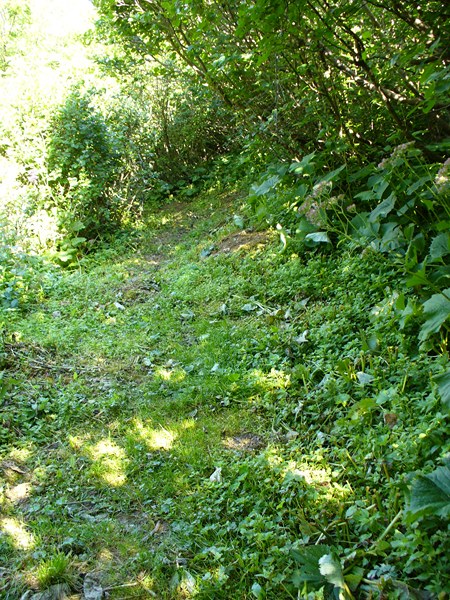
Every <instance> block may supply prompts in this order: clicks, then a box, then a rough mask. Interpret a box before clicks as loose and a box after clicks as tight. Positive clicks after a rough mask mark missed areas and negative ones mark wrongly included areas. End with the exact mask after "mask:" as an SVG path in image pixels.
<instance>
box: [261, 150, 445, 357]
mask: <svg viewBox="0 0 450 600" xmlns="http://www.w3.org/2000/svg"><path fill="white" fill-rule="evenodd" d="M361 188H362V189H361ZM249 205H250V207H251V210H252V212H253V215H254V219H255V220H256V221H257V222H258V223H260V224H261V223H264V224H266V225H267V224H268V225H271V226H276V228H277V229H278V231H279V233H280V238H281V241H282V243H283V245H284V246H286V245H287V244H288V243H291V244H292V243H293V244H294V245H295V244H299V243H300V244H301V245H302V246H303V247H306V248H326V247H327V246H330V245H331V244H332V243H340V242H342V241H345V240H347V241H348V242H349V243H350V244H351V245H353V246H354V247H363V248H368V247H369V248H371V249H372V250H373V251H375V252H380V253H383V254H386V255H387V256H388V257H389V259H390V260H392V261H393V262H394V264H395V265H396V266H397V267H398V268H399V269H400V270H401V271H403V272H404V273H405V276H406V281H407V286H408V287H410V288H413V289H414V290H415V291H416V292H417V293H418V295H419V298H420V302H418V301H417V300H412V299H409V300H408V301H407V300H405V295H401V296H400V297H399V299H398V301H397V305H396V306H397V311H398V315H399V319H400V321H401V322H402V323H403V325H404V324H405V323H406V322H408V321H409V320H410V319H411V318H412V317H415V316H418V315H421V314H422V312H423V314H424V315H425V322H424V324H423V326H422V329H421V332H420V335H419V338H420V340H421V341H422V342H423V343H424V344H425V345H428V346H429V347H430V348H431V347H432V345H433V344H434V339H435V335H434V334H436V333H439V335H440V336H441V338H440V347H441V349H444V348H445V347H446V345H447V339H448V325H447V324H446V322H447V320H448V317H449V316H450V287H449V286H450V265H449V264H448V257H449V256H450V233H449V231H450V159H448V160H446V161H445V162H444V163H443V164H429V163H428V162H427V161H426V160H425V159H424V156H423V154H422V152H421V151H420V150H419V149H418V148H416V147H415V145H414V143H413V142H411V143H405V144H401V145H400V146H397V147H396V148H394V149H393V150H392V152H391V154H390V155H389V156H388V157H387V158H385V159H384V160H382V161H381V162H380V163H379V164H378V166H375V165H367V166H365V167H364V168H362V169H358V170H355V171H354V172H352V171H350V169H348V168H347V166H346V165H342V166H340V167H338V168H337V169H334V170H332V171H328V172H326V169H325V165H324V164H323V161H322V160H321V156H320V154H319V155H317V154H316V153H315V152H313V153H311V154H308V155H306V156H305V157H303V158H302V159H301V160H299V161H295V162H292V163H291V164H283V163H279V164H271V165H270V166H269V167H268V169H267V170H266V172H265V173H264V174H263V176H262V177H261V179H260V180H259V181H258V182H257V183H255V184H254V185H253V186H252V187H251V191H250V194H249ZM403 325H402V326H403ZM430 340H431V341H430Z"/></svg>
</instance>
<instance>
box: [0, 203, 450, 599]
mask: <svg viewBox="0 0 450 600" xmlns="http://www.w3.org/2000/svg"><path fill="white" fill-rule="evenodd" d="M234 210H239V209H238V207H237V206H236V207H234ZM232 214H233V206H230V205H229V203H224V198H220V197H215V196H214V195H209V196H208V195H206V196H204V197H203V198H201V199H199V200H197V203H196V205H195V206H189V205H184V206H183V205H179V204H174V205H172V206H171V207H169V208H168V209H166V210H165V211H161V212H159V213H157V214H154V215H148V217H147V223H148V226H147V228H145V229H143V230H141V231H140V232H138V233H137V234H136V235H135V236H134V237H129V238H128V239H127V240H125V241H124V240H122V242H121V243H117V245H115V246H113V247H111V248H109V249H105V251H104V252H103V253H98V254H96V255H95V256H93V257H91V258H87V259H85V260H84V262H83V264H82V266H81V268H80V269H79V270H77V271H73V272H61V273H60V274H59V275H58V276H56V275H55V276H54V277H53V279H52V281H53V284H52V286H51V288H50V286H48V288H47V290H46V291H45V297H44V298H43V299H42V301H41V302H40V303H39V304H35V305H32V304H29V305H28V308H25V309H24V311H25V312H24V311H22V312H16V311H10V312H9V313H8V318H9V321H8V323H7V325H6V333H5V341H6V345H5V358H4V364H3V369H4V375H3V380H2V381H3V382H4V383H3V388H2V389H3V390H4V396H3V399H2V404H1V409H0V411H1V418H2V422H3V428H2V430H1V433H0V444H1V453H2V461H3V462H2V463H1V465H2V472H3V475H4V483H3V487H2V489H1V496H0V498H1V505H2V517H1V521H0V531H1V536H0V564H1V566H2V567H4V568H6V569H7V571H5V574H4V575H2V577H3V579H1V580H0V586H1V587H2V591H1V592H0V594H3V597H5V598H11V599H14V598H19V597H20V595H21V594H22V593H23V592H24V591H25V590H26V589H27V588H30V587H31V588H42V589H43V588H46V587H49V586H50V585H52V584H55V583H66V584H69V585H70V586H72V590H73V591H74V592H75V593H76V592H78V593H79V592H80V591H81V588H82V581H83V577H84V576H85V574H86V573H91V572H97V573H99V577H100V580H101V585H102V586H103V589H105V590H107V591H108V593H109V595H110V597H111V598H116V599H118V598H126V597H130V598H149V597H157V598H161V599H164V598H166V599H172V598H173V599H176V598H188V597H195V598H211V599H216V598H223V599H230V598H240V599H241V598H242V599H245V598H273V599H275V598H277V599H278V598H297V597H302V598H303V597H304V598H306V597H308V598H321V597H323V594H325V597H326V595H327V594H328V593H329V592H330V590H332V587H333V586H332V585H331V584H330V579H328V580H327V578H325V577H324V576H323V574H322V575H321V574H320V573H319V572H318V571H317V561H316V563H315V565H316V566H315V569H316V571H315V574H314V575H312V576H311V577H312V579H311V578H310V579H309V581H307V579H308V578H307V577H306V579H305V573H309V571H308V567H307V566H305V564H306V563H305V560H306V562H308V557H309V556H310V554H308V553H311V552H315V551H317V548H318V552H319V553H320V552H321V553H322V554H321V556H323V555H328V556H330V557H334V558H333V559H330V560H334V561H335V562H336V561H338V562H339V561H340V563H341V565H342V568H343V573H344V575H343V577H345V588H343V590H344V591H343V592H342V593H343V594H344V595H345V594H346V596H345V597H351V595H353V596H354V597H355V598H362V597H366V596H367V597H370V594H372V596H371V597H379V596H378V595H379V594H382V593H383V594H388V597H393V598H394V597H395V598H396V597H406V596H402V594H406V593H411V594H413V593H415V592H413V591H412V590H414V589H415V590H428V591H429V592H430V593H431V594H439V593H448V592H449V591H450V582H449V579H448V575H447V574H446V573H448V572H449V568H448V567H449V565H448V556H449V547H448V539H446V536H445V535H444V534H445V527H444V526H443V525H442V521H440V520H439V519H437V518H436V519H433V518H431V520H427V519H422V520H419V521H418V522H415V523H413V524H412V525H411V524H408V522H407V519H406V517H405V510H404V509H405V502H406V501H407V497H408V493H409V488H410V484H411V481H412V480H413V479H414V473H415V472H419V471H425V472H430V471H432V470H433V468H434V467H435V466H436V465H438V464H439V463H440V461H441V460H442V457H444V456H445V454H446V453H448V451H449V446H448V417H447V414H446V413H445V411H444V410H443V408H442V407H441V404H440V399H439V396H438V394H437V393H436V389H435V386H434V385H433V384H432V382H431V375H432V374H433V373H437V372H440V371H442V370H443V368H445V367H446V364H447V360H448V357H447V355H445V354H444V355H442V354H441V355H439V354H438V353H432V352H429V353H426V352H425V351H424V350H421V349H420V348H419V347H418V342H417V332H418V329H419V327H420V322H419V317H415V319H412V320H411V321H410V322H409V324H407V325H406V327H405V328H404V329H402V330H401V329H400V328H399V319H400V316H399V314H398V310H397V308H396V302H395V298H396V294H398V293H399V292H401V291H402V290H403V287H402V286H403V282H402V279H401V277H400V276H399V274H398V273H397V272H396V270H395V269H394V268H393V267H392V266H390V264H389V263H387V262H386V260H385V258H384V257H381V256H380V255H378V254H376V253H373V252H360V251H356V250H353V251H350V250H346V249H340V250H339V251H337V250H335V251H331V252H328V253H326V254H321V253H310V252H302V251H299V250H298V249H295V248H292V249H290V248H289V247H288V249H287V250H285V251H284V252H282V251H281V246H279V244H278V241H277V239H276V238H275V237H273V236H272V235H268V237H267V238H266V239H265V241H264V242H262V241H261V240H259V239H258V238H257V234H256V233H253V234H252V233H250V234H249V235H248V236H247V238H246V241H247V242H248V245H247V246H244V247H243V248H242V249H238V245H237V244H236V246H235V248H236V249H235V250H234V251H233V250H232V251H231V252H227V251H226V250H225V248H226V247H228V246H230V243H229V242H230V239H232V240H233V239H237V237H235V238H233V236H238V235H239V231H238V230H237V229H236V227H235V225H234V223H233V219H232ZM197 217H198V218H197ZM252 240H254V243H253V245H252ZM225 241H226V242H227V243H225ZM43 293H44V292H43ZM218 467H220V468H221V470H222V471H221V473H222V479H221V481H211V480H210V476H211V474H212V473H213V472H214V471H215V469H216V468H218ZM401 511H403V512H401ZM311 548H312V550H311ZM315 548H316V550H314V549H315ZM305 557H306V558H305ZM339 568H340V567H339ZM314 577H315V579H314ZM336 577H337V576H336ZM335 580H336V578H335ZM337 580H339V577H338V578H337ZM339 581H340V580H339ZM337 587H339V586H337ZM321 588H322V591H320V589H321ZM408 590H410V591H408ZM417 593H419V592H417ZM420 593H422V592H420ZM308 594H310V595H309V596H308ZM380 597H381V596H380ZM384 597H386V596H384ZM444 597H445V596H444Z"/></svg>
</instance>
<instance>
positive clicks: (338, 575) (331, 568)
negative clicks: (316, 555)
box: [319, 554, 345, 588]
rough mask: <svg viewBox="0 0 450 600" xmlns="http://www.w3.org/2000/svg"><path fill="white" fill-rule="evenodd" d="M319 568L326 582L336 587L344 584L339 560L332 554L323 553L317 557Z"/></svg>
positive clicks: (341, 586)
mask: <svg viewBox="0 0 450 600" xmlns="http://www.w3.org/2000/svg"><path fill="white" fill-rule="evenodd" d="M319 570H320V573H321V574H322V575H323V576H324V577H325V579H326V580H327V581H328V583H332V584H333V585H334V586H336V587H338V588H343V587H344V586H345V582H344V575H343V574H342V566H341V561H340V560H339V559H338V558H337V557H336V556H335V555H334V554H325V555H324V556H322V557H321V558H320V559H319Z"/></svg>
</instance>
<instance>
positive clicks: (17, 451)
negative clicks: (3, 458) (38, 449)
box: [9, 448, 33, 463]
mask: <svg viewBox="0 0 450 600" xmlns="http://www.w3.org/2000/svg"><path fill="white" fill-rule="evenodd" d="M32 455H33V451H32V450H31V448H14V449H13V450H11V452H10V453H9V457H10V458H11V459H12V460H18V461H19V462H22V463H24V462H26V461H27V460H29V459H30V458H31V456H32Z"/></svg>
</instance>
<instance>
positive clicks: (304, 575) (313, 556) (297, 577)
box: [291, 544, 330, 587]
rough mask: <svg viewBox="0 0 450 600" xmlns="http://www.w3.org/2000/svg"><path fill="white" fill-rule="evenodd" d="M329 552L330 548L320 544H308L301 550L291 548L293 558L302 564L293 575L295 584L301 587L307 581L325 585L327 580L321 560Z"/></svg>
mask: <svg viewBox="0 0 450 600" xmlns="http://www.w3.org/2000/svg"><path fill="white" fill-rule="evenodd" d="M329 553H330V548H329V547H328V546H324V545H320V544H319V545H318V546H307V547H305V548H302V549H301V550H291V556H292V558H293V559H294V560H295V561H296V562H297V563H299V566H300V568H299V569H297V570H296V571H295V573H294V575H293V577H292V581H293V583H294V585H295V586H297V587H301V584H303V583H305V582H309V583H312V584H316V585H323V584H324V583H325V581H326V580H325V577H324V576H323V575H322V573H321V572H320V569H319V560H320V559H321V558H322V556H324V555H326V554H329Z"/></svg>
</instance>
